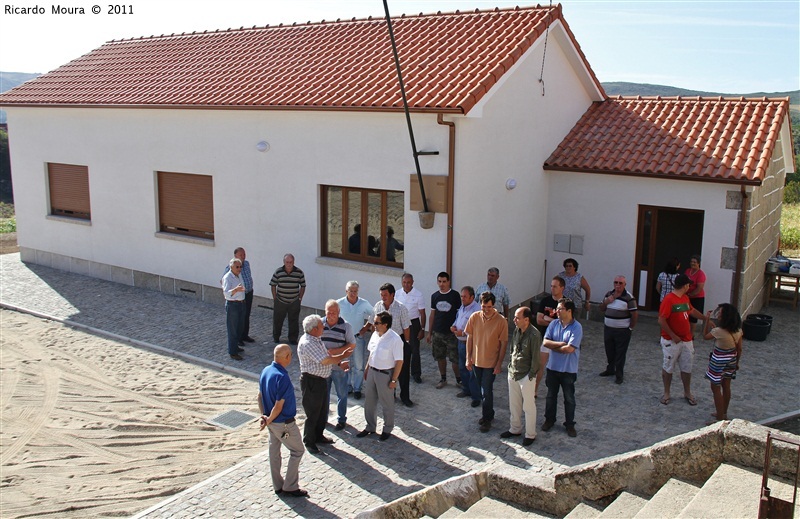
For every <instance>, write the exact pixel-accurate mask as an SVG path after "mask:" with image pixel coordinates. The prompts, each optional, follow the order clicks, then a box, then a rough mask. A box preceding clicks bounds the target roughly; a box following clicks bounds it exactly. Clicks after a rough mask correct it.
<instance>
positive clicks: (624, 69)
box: [0, 0, 800, 93]
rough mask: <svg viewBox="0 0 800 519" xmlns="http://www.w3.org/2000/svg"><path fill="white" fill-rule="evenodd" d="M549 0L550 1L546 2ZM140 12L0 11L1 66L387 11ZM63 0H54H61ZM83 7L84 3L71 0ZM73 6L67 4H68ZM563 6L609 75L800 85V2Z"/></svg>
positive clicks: (225, 5)
mask: <svg viewBox="0 0 800 519" xmlns="http://www.w3.org/2000/svg"><path fill="white" fill-rule="evenodd" d="M539 1H540V2H541V3H543V4H545V3H546V2H543V1H542V0H539ZM127 2H128V3H127V4H120V5H125V7H126V8H128V9H130V8H132V11H133V14H128V15H124V14H120V15H109V14H106V13H105V11H106V10H107V9H108V4H107V3H104V4H98V5H100V6H101V7H102V10H103V12H102V14H98V15H93V14H91V13H90V9H91V5H92V4H90V3H87V4H86V5H85V6H84V8H85V9H86V11H87V14H85V15H79V14H75V15H64V14H62V15H57V14H56V15H54V14H52V13H51V12H50V9H51V5H53V4H49V3H43V2H41V1H40V2H38V4H37V3H35V2H33V1H30V0H18V1H16V2H10V3H9V5H13V6H15V7H30V6H34V5H40V6H42V7H44V8H45V11H46V14H41V15H33V14H5V12H3V11H0V70H3V71H6V72H46V71H49V70H52V69H54V68H56V67H58V66H60V65H62V64H64V63H66V62H68V61H70V60H72V59H74V58H77V57H79V56H81V55H82V54H85V53H87V52H89V51H90V50H92V49H95V48H97V47H99V46H100V45H102V44H103V43H105V42H106V41H108V40H112V39H122V38H131V37H139V36H149V35H152V34H162V33H167V34H169V33H173V32H177V33H180V32H185V31H188V32H191V31H195V30H201V31H202V30H206V29H211V30H213V29H227V28H229V27H240V26H242V25H244V26H246V27H251V26H253V25H257V26H263V25H266V24H271V25H272V24H278V23H291V22H306V21H309V20H310V21H320V20H323V19H325V20H333V19H336V18H342V19H348V18H352V17H354V16H355V17H357V18H362V17H366V16H369V15H372V16H377V17H381V16H383V2H382V0H353V1H333V0H281V1H276V0H260V1H254V0H224V1H219V0H213V1H212V0H193V1H189V0H185V1H184V0H127ZM388 3H389V9H390V12H391V13H392V15H399V14H401V13H407V14H418V13H420V12H424V13H430V12H436V11H440V10H441V11H454V10H456V9H461V10H474V9H475V8H480V9H489V8H493V7H501V8H503V7H513V6H515V5H523V6H526V5H531V3H525V2H518V1H512V2H508V1H500V0H496V1H482V0H480V1H479V0H427V1H424V2H419V1H400V0H388ZM57 4H58V2H56V5H57ZM69 4H72V5H76V4H79V5H82V4H81V3H80V2H74V3H73V2H69ZM62 5H66V4H62ZM562 5H563V8H564V14H565V17H566V19H567V22H568V23H569V25H570V27H571V28H572V31H573V32H574V33H575V36H576V39H577V40H578V43H579V44H580V45H581V48H582V49H583V51H584V53H585V54H586V56H587V58H588V60H589V63H590V64H591V66H592V68H593V69H594V71H595V73H596V74H597V76H598V77H599V79H600V80H601V81H631V82H636V83H655V84H663V85H671V86H677V87H682V88H689V89H693V90H705V91H714V92H723V93H751V92H759V91H766V92H780V91H787V90H797V89H800V0H758V1H747V2H744V1H736V0H727V1H703V0H696V1H671V0H649V1H643V0H637V1H603V0H593V1H592V0H564V1H563V2H562Z"/></svg>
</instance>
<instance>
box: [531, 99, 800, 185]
mask: <svg viewBox="0 0 800 519" xmlns="http://www.w3.org/2000/svg"><path fill="white" fill-rule="evenodd" d="M788 111H789V99H788V98H784V99H767V98H762V99H745V98H721V97H720V98H707V97H706V98H702V97H685V98H682V97H670V98H660V97H657V98H642V97H619V98H614V99H607V100H605V101H601V102H596V103H594V104H592V106H591V107H590V108H589V110H588V111H587V112H586V113H585V114H584V115H583V117H582V118H581V119H580V121H578V123H577V124H576V125H575V126H574V127H573V128H572V131H570V133H569V134H568V135H567V136H566V137H565V138H564V140H563V141H561V144H559V146H558V148H557V149H556V151H554V152H553V154H552V155H550V157H549V158H548V159H547V160H546V161H545V169H547V170H559V171H578V172H586V173H604V174H623V175H635V176H644V177H664V178H678V179H683V180H705V181H712V182H731V183H735V184H752V185H760V184H761V182H762V181H763V179H764V176H765V174H766V172H767V168H768V167H769V164H770V160H771V158H772V152H773V150H774V149H775V145H776V142H777V140H778V137H779V135H780V131H781V126H782V124H783V122H784V119H785V118H786V116H787V114H788Z"/></svg>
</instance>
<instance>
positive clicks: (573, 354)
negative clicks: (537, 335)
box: [542, 298, 583, 438]
mask: <svg viewBox="0 0 800 519" xmlns="http://www.w3.org/2000/svg"><path fill="white" fill-rule="evenodd" d="M574 312H575V303H574V302H573V301H572V300H571V299H568V298H561V299H560V300H559V301H558V306H556V315H557V316H558V319H555V320H554V321H553V322H551V323H550V324H549V325H548V326H547V331H546V332H544V340H543V341H542V346H544V347H545V348H547V349H549V350H550V358H548V359H547V374H546V376H545V379H544V383H545V385H547V403H546V404H545V408H544V424H542V430H543V431H549V430H550V428H551V427H553V424H555V423H556V408H557V407H558V391H559V389H562V390H563V391H564V415H565V418H566V420H565V422H564V426H565V427H566V428H567V434H568V435H570V436H571V437H573V438H574V437H575V436H577V435H578V433H577V432H576V431H575V381H576V380H577V379H578V360H579V359H580V353H581V339H583V327H582V326H581V323H579V322H578V321H576V320H575V318H574V317H573V314H574Z"/></svg>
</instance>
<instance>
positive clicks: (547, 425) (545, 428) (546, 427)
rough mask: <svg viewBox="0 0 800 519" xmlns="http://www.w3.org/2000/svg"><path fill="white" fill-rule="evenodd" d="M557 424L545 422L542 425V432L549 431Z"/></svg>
mask: <svg viewBox="0 0 800 519" xmlns="http://www.w3.org/2000/svg"><path fill="white" fill-rule="evenodd" d="M555 424H556V423H555V422H550V421H547V420H545V422H544V423H543V424H542V430H543V431H549V430H550V429H552V428H553V426H554V425H555Z"/></svg>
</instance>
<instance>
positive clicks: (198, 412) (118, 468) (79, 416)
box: [0, 310, 267, 518]
mask: <svg viewBox="0 0 800 519" xmlns="http://www.w3.org/2000/svg"><path fill="white" fill-rule="evenodd" d="M257 392H258V387H257V384H256V383H255V382H253V381H247V380H243V379H239V378H236V377H232V376H230V375H226V374H222V373H219V372H216V371H213V370H209V369H205V368H202V367H199V366H196V365H192V364H188V363H186V362H183V361H181V360H177V359H173V358H169V357H165V356H162V355H159V354H156V353H153V352H150V351H146V350H142V349H138V348H136V347H133V346H130V345H126V344H124V343H118V342H114V341H111V340H107V339H105V338H101V337H97V336H94V335H91V334H87V333H84V332H81V331H77V330H74V329H71V328H68V327H64V326H62V325H60V324H59V323H54V322H51V321H46V320H42V319H38V318H35V317H32V316H28V315H23V314H18V313H15V312H11V311H7V310H0V413H2V414H1V415H0V419H1V420H2V421H1V422H0V479H1V481H0V517H3V518H12V517H32V516H45V515H48V514H56V515H57V516H59V517H65V516H66V517H114V516H130V515H132V514H134V513H136V512H138V511H141V510H143V509H145V508H147V507H149V506H152V505H154V504H156V503H158V502H160V501H162V500H163V499H164V498H165V497H166V496H169V495H172V494H175V493H176V492H179V491H181V490H183V489H185V488H188V487H190V486H192V485H194V484H196V483H199V482H201V481H203V480H205V479H206V478H208V477H210V476H212V475H214V474H215V473H217V472H220V471H221V470H223V469H225V468H228V467H231V466H233V465H234V464H236V463H238V462H240V461H242V460H244V459H246V458H248V457H250V456H252V455H254V454H256V453H257V452H260V451H262V450H264V449H265V448H266V440H267V436H266V434H263V435H262V434H261V433H259V432H258V425H257V422H255V421H254V422H251V423H249V424H247V425H245V426H244V427H242V428H240V429H238V430H236V431H226V430H224V429H219V428H217V427H214V426H210V425H208V424H206V423H204V420H205V419H209V418H212V417H214V416H217V415H219V414H221V413H224V412H226V411H228V410H231V409H237V410H240V411H245V412H250V413H252V414H257V413H258V407H257V404H256V400H255V399H256V394H257Z"/></svg>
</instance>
